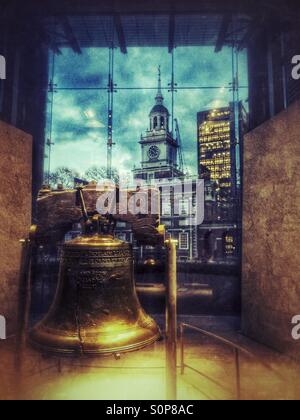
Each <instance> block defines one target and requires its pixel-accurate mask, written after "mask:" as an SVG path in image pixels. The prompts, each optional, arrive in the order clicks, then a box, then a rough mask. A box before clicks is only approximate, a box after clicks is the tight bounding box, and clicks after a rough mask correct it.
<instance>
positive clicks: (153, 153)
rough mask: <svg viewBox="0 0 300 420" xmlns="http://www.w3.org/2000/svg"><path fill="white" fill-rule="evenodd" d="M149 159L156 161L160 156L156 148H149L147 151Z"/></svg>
mask: <svg viewBox="0 0 300 420" xmlns="http://www.w3.org/2000/svg"><path fill="white" fill-rule="evenodd" d="M148 156H149V159H151V160H157V159H158V158H159V156H160V150H159V148H158V147H157V146H151V147H150V149H149V151H148Z"/></svg>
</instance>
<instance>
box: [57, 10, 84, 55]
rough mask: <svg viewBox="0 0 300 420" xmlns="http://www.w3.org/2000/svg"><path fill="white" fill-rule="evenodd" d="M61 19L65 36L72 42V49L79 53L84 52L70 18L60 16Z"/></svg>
mask: <svg viewBox="0 0 300 420" xmlns="http://www.w3.org/2000/svg"><path fill="white" fill-rule="evenodd" d="M59 20H60V22H61V25H62V28H63V31H64V34H65V37H66V39H67V41H68V43H69V44H70V46H71V48H72V50H73V51H74V52H75V53H77V54H82V50H81V48H80V45H79V42H78V41H77V39H76V37H75V35H74V32H73V29H72V26H71V24H70V22H69V19H68V18H67V17H66V16H60V17H59Z"/></svg>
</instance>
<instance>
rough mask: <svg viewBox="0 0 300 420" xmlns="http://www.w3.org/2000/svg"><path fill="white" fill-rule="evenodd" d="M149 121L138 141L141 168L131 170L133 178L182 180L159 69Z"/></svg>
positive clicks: (176, 146)
mask: <svg viewBox="0 0 300 420" xmlns="http://www.w3.org/2000/svg"><path fill="white" fill-rule="evenodd" d="M149 119H150V123H149V129H148V130H147V131H146V134H145V135H144V136H142V137H141V140H140V145H141V149H142V162H141V167H140V168H138V169H134V170H133V175H134V178H135V179H143V180H144V181H149V182H151V181H152V180H154V179H165V178H170V179H171V178H182V177H183V176H184V174H183V173H182V172H181V171H180V170H179V168H178V163H177V162H178V148H179V145H178V142H177V140H175V139H174V138H173V136H172V133H171V132H170V128H169V120H170V113H169V111H168V109H167V108H166V107H165V106H164V97H163V94H162V88H161V71H160V67H159V70H158V91H157V94H156V98H155V105H154V107H153V108H152V110H151V112H150V115H149Z"/></svg>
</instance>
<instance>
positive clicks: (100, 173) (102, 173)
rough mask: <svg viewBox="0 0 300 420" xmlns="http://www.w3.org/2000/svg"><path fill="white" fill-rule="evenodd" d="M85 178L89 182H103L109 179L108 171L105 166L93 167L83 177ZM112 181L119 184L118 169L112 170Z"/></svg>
mask: <svg viewBox="0 0 300 420" xmlns="http://www.w3.org/2000/svg"><path fill="white" fill-rule="evenodd" d="M83 178H84V179H86V180H87V181H89V182H92V181H96V182H99V181H103V180H105V179H107V169H106V167H104V166H100V167H99V166H93V167H91V168H89V169H88V170H87V171H86V172H85V174H84V175H83ZM112 180H113V181H114V182H115V183H116V184H118V183H119V181H120V177H119V173H118V171H117V169H112Z"/></svg>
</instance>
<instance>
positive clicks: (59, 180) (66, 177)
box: [49, 167, 79, 188]
mask: <svg viewBox="0 0 300 420" xmlns="http://www.w3.org/2000/svg"><path fill="white" fill-rule="evenodd" d="M74 178H79V173H78V172H76V171H73V170H72V169H69V168H66V167H61V168H58V169H57V170H56V171H55V172H52V173H51V174H50V177H49V183H50V186H51V187H52V188H57V186H58V185H59V184H61V185H63V187H64V188H74Z"/></svg>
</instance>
